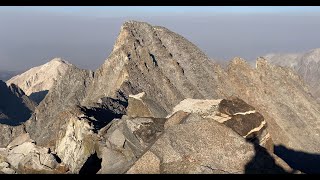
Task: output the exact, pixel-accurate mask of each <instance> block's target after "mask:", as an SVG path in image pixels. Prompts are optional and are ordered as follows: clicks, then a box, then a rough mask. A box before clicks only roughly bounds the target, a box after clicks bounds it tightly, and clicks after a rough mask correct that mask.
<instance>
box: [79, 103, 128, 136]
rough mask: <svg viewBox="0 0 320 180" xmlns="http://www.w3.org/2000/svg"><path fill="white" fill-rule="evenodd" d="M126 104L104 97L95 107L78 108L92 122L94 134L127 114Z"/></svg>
mask: <svg viewBox="0 0 320 180" xmlns="http://www.w3.org/2000/svg"><path fill="white" fill-rule="evenodd" d="M127 106H128V103H127V102H126V101H121V100H118V99H113V98H110V97H105V98H102V99H101V103H100V104H98V105H97V106H95V107H80V108H81V110H82V111H83V112H85V114H86V115H87V116H89V117H93V118H94V120H92V121H91V123H92V124H93V126H94V130H93V131H94V132H95V133H97V132H98V131H99V130H100V129H101V128H103V127H104V126H106V125H107V124H109V123H110V122H111V121H112V120H113V119H116V118H118V119H120V118H121V117H122V116H123V115H125V114H126V113H127V111H126V108H127Z"/></svg>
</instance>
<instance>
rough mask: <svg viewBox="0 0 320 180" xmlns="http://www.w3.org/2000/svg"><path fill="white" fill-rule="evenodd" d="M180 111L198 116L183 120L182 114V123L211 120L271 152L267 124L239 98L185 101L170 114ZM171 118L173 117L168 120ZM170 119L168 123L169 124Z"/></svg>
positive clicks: (271, 145)
mask: <svg viewBox="0 0 320 180" xmlns="http://www.w3.org/2000/svg"><path fill="white" fill-rule="evenodd" d="M181 111H183V112H186V113H194V114H197V115H198V116H194V115H193V116H192V115H190V114H189V115H188V116H187V118H185V116H184V114H182V118H184V120H183V121H182V122H184V123H188V122H197V121H199V120H201V119H202V118H204V119H212V120H215V121H217V122H219V123H222V124H224V125H226V126H227V127H229V128H231V129H232V130H234V131H235V132H236V133H238V134H239V135H240V136H242V137H244V138H245V139H247V140H248V141H251V142H253V143H257V144H260V145H261V146H263V147H265V148H266V149H268V150H269V151H270V152H273V142H272V139H271V137H270V134H269V132H268V131H267V123H266V121H265V120H264V118H263V116H262V115H261V114H260V113H259V112H256V110H255V108H254V107H252V106H250V105H249V104H247V103H246V102H244V101H243V100H241V99H239V98H235V97H232V98H229V99H218V100H209V99H206V100H202V99H185V100H183V101H181V102H180V103H179V104H178V105H177V106H176V107H174V108H173V112H172V113H171V114H173V116H176V115H178V114H181V113H179V112H181ZM176 112H178V113H176ZM170 116H171V115H169V116H168V117H170ZM199 116H200V117H201V118H199ZM173 118H175V117H172V118H170V119H173ZM182 118H181V119H182ZM170 119H169V122H171V120H170ZM175 119H176V118H175ZM180 123H181V121H180Z"/></svg>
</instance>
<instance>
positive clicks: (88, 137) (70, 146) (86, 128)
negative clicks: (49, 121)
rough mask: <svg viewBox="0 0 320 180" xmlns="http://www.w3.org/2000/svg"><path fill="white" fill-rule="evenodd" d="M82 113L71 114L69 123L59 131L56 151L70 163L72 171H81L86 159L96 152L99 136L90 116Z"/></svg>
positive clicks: (66, 162)
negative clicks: (94, 130)
mask: <svg viewBox="0 0 320 180" xmlns="http://www.w3.org/2000/svg"><path fill="white" fill-rule="evenodd" d="M73 113H74V112H73ZM78 113H80V112H78ZM80 115H81V114H75V113H74V114H72V115H70V116H69V118H68V119H67V121H68V123H67V124H66V125H65V127H61V130H60V131H59V137H58V138H57V141H56V147H55V152H56V153H57V155H58V156H59V157H60V159H61V160H62V162H64V163H65V164H66V165H68V167H69V169H70V172H71V173H79V171H80V169H81V167H82V166H83V164H84V163H85V162H86V160H87V159H88V158H89V157H90V155H91V154H94V152H95V142H96V138H97V137H96V135H94V133H93V127H92V126H91V124H90V121H89V120H88V119H87V118H88V117H86V116H82V117H79V116H80Z"/></svg>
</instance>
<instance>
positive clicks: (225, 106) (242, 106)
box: [219, 97, 255, 115]
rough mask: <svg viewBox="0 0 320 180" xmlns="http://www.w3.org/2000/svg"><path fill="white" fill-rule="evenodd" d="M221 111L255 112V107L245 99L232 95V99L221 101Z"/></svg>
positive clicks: (228, 112) (230, 112) (230, 113)
mask: <svg viewBox="0 0 320 180" xmlns="http://www.w3.org/2000/svg"><path fill="white" fill-rule="evenodd" d="M219 112H221V113H224V114H227V115H236V114H237V113H239V114H241V113H246V112H249V113H251V112H253V113H254V112H255V109H254V107H252V106H250V105H249V104H247V103H246V102H244V101H243V100H241V99H239V98H236V97H232V98H230V99H223V100H221V102H220V103H219Z"/></svg>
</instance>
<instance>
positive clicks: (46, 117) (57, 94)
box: [25, 67, 93, 147]
mask: <svg viewBox="0 0 320 180" xmlns="http://www.w3.org/2000/svg"><path fill="white" fill-rule="evenodd" d="M92 78H93V73H92V72H91V71H87V70H82V69H78V68H76V67H73V68H68V70H67V71H66V73H65V74H64V76H61V78H58V80H57V83H55V84H54V86H53V87H52V88H51V90H50V91H49V93H48V94H47V95H46V97H45V98H44V100H43V101H42V102H41V103H40V104H39V105H38V106H37V108H36V110H35V112H34V113H33V114H32V116H31V117H30V119H29V120H28V121H27V122H26V123H25V125H26V130H27V131H28V133H29V134H30V136H31V138H32V139H34V140H35V141H36V142H37V143H38V144H39V145H43V146H50V147H52V146H55V142H54V141H55V139H56V138H57V134H58V132H59V129H60V127H61V126H62V125H64V124H65V123H66V122H65V120H64V119H61V118H60V117H59V116H60V115H61V113H63V112H64V111H67V110H68V108H73V107H75V106H77V105H80V103H81V100H82V99H83V98H84V97H85V94H86V88H87V87H88V86H89V84H90V83H91V79H92Z"/></svg>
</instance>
